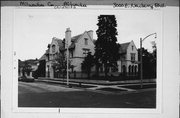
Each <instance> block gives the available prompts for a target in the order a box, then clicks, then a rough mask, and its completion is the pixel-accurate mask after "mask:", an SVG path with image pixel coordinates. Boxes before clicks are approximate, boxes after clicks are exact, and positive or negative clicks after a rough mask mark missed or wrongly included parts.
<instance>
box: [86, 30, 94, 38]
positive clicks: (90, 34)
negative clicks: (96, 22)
mask: <svg viewBox="0 0 180 118" xmlns="http://www.w3.org/2000/svg"><path fill="white" fill-rule="evenodd" d="M87 33H88V35H89V36H90V37H91V39H93V31H92V30H89V31H88V32H87Z"/></svg>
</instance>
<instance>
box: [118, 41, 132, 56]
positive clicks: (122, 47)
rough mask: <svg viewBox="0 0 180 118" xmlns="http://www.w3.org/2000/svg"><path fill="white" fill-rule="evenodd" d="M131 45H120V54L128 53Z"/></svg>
mask: <svg viewBox="0 0 180 118" xmlns="http://www.w3.org/2000/svg"><path fill="white" fill-rule="evenodd" d="M130 43H131V42H127V43H122V44H120V48H119V52H120V53H126V51H127V48H128V46H129V44H130Z"/></svg>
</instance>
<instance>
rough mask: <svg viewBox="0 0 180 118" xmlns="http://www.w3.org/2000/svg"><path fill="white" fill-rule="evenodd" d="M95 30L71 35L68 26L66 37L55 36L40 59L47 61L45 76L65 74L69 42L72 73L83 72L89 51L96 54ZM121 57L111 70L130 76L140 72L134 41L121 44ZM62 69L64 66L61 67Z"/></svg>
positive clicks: (51, 76) (101, 70)
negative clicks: (84, 61)
mask: <svg viewBox="0 0 180 118" xmlns="http://www.w3.org/2000/svg"><path fill="white" fill-rule="evenodd" d="M94 42H95V40H94V39H93V31H92V30H90V31H85V32H84V33H82V34H79V35H76V36H73V37H71V30H70V29H69V28H67V30H66V32H65V38H64V39H58V38H55V37H53V38H52V42H51V43H50V44H48V49H47V50H46V52H45V54H44V55H43V56H42V57H41V58H40V59H39V61H42V60H44V61H45V63H44V64H45V71H46V72H45V73H46V74H45V76H46V77H50V78H54V77H60V76H59V75H58V74H60V73H61V74H63V72H65V71H66V53H67V44H68V49H69V63H70V69H69V71H70V73H76V74H78V73H81V72H82V70H81V63H82V62H83V60H84V57H86V55H87V53H88V52H91V54H92V55H93V54H94V51H95V50H94V47H95V44H94ZM119 53H120V55H121V56H120V59H119V60H118V61H117V65H118V66H117V67H115V69H112V68H110V72H116V73H123V74H126V75H128V76H130V75H133V76H134V75H137V72H138V64H137V62H138V51H137V48H136V46H135V44H134V42H133V41H131V42H128V43H124V44H120V49H119ZM59 61H61V63H62V64H64V65H58V66H64V71H60V70H58V69H57V68H56V66H55V65H57V64H58V63H59ZM61 70H62V68H61ZM103 70H104V68H103V67H101V68H100V72H103ZM93 71H95V67H93V68H92V72H93Z"/></svg>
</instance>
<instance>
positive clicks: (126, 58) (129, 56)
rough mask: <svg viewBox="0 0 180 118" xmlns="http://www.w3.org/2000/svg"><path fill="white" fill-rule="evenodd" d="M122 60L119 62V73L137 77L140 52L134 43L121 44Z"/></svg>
mask: <svg viewBox="0 0 180 118" xmlns="http://www.w3.org/2000/svg"><path fill="white" fill-rule="evenodd" d="M119 53H120V59H119V60H118V62H117V63H118V72H120V73H122V74H124V75H128V76H135V75H137V74H138V63H137V62H138V50H137V48H136V46H135V44H134V42H133V41H131V42H127V43H122V44H120V49H119Z"/></svg>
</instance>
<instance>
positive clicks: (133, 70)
mask: <svg viewBox="0 0 180 118" xmlns="http://www.w3.org/2000/svg"><path fill="white" fill-rule="evenodd" d="M131 72H132V75H134V72H135V67H134V65H133V66H132V71H131Z"/></svg>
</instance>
